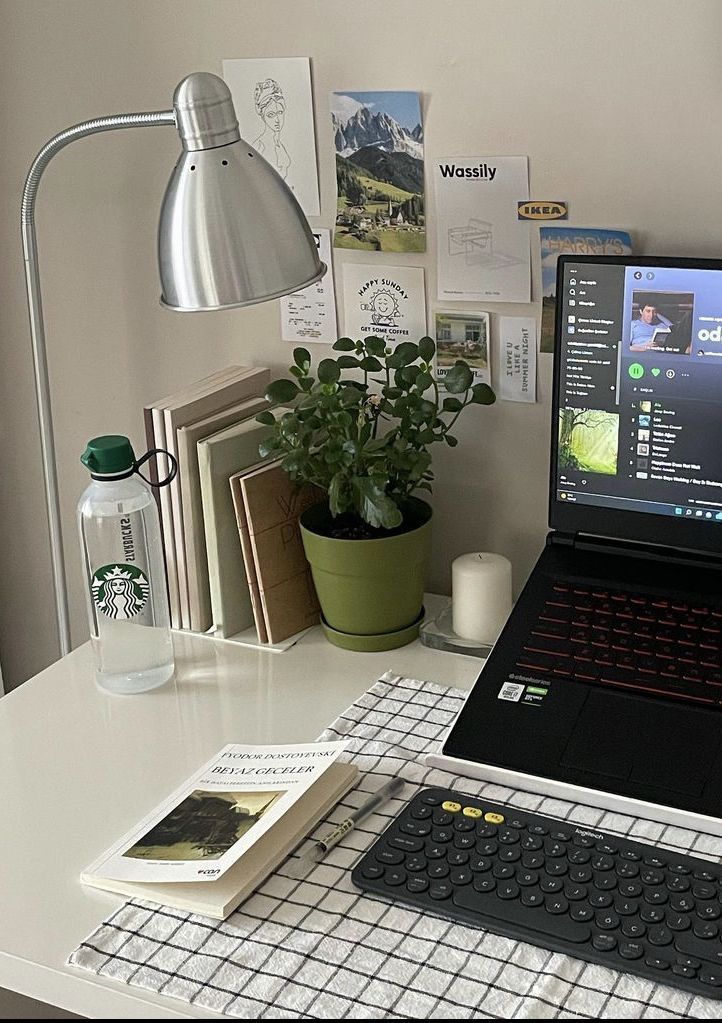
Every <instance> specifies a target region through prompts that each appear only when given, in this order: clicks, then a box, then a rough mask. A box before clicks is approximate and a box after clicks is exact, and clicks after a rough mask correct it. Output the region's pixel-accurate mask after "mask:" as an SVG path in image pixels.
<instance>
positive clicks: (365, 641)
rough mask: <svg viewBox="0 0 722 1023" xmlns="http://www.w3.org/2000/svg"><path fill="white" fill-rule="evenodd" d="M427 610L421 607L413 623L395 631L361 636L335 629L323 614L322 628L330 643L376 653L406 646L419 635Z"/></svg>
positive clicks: (346, 648)
mask: <svg viewBox="0 0 722 1023" xmlns="http://www.w3.org/2000/svg"><path fill="white" fill-rule="evenodd" d="M425 614H426V611H425V610H424V608H423V607H422V608H421V613H420V614H419V616H418V618H417V619H416V620H415V621H414V622H412V623H411V625H406V626H404V628H403V629H396V631H395V632H378V633H376V634H375V635H370V636H359V635H357V634H356V633H353V632H340V631H339V630H338V629H333V628H331V626H330V625H329V624H328V622H327V621H326V620H325V618H324V617H323V615H321V628H322V629H323V631H324V635H325V636H326V639H327V640H328V641H329V643H333V645H334V646H340V647H342V648H343V649H344V650H357V651H359V652H361V653H375V652H378V651H380V650H394V649H395V648H396V647H400V646H406V644H407V643H413V641H414V640H415V639H416V638H417V637H418V635H419V628H420V627H421V623H422V622H423V620H424V616H425Z"/></svg>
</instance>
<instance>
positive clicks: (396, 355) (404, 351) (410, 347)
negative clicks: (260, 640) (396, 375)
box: [386, 341, 419, 369]
mask: <svg viewBox="0 0 722 1023" xmlns="http://www.w3.org/2000/svg"><path fill="white" fill-rule="evenodd" d="M418 357H419V346H418V345H415V344H414V343H413V341H402V342H401V344H400V345H397V346H396V348H394V350H393V352H392V353H391V355H389V356H388V358H387V359H386V362H387V363H388V365H389V366H390V367H391V369H400V368H401V367H402V366H409V365H411V363H412V362H416V360H417V359H418Z"/></svg>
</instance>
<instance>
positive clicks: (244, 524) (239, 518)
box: [230, 462, 269, 643]
mask: <svg viewBox="0 0 722 1023" xmlns="http://www.w3.org/2000/svg"><path fill="white" fill-rule="evenodd" d="M265 464H266V463H264V462H261V463H259V465H254V466H251V468H250V469H248V470H244V471H247V472H252V471H253V470H254V469H258V468H260V466H261V465H265ZM241 475H242V474H241V473H236V474H235V475H234V476H231V478H230V484H231V496H232V498H233V507H234V509H235V512H236V523H237V525H238V536H239V539H240V541H241V553H242V554H243V564H244V565H245V567H246V581H247V582H248V592H249V594H250V597H251V610H252V611H253V619H254V621H255V623H256V632H257V633H258V641H259V642H260V643H268V642H269V638H268V629H267V628H266V619H265V616H264V614H263V606H262V605H261V591H260V590H259V588H258V575H257V574H256V563H255V561H254V560H253V548H252V547H251V539H250V536H249V533H248V519H247V518H246V509H245V506H244V504H243V497H242V495H241V493H240V486H239V483H238V481H239V479H240V477H241Z"/></svg>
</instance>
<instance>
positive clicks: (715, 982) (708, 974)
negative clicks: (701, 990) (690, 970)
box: [699, 966, 722, 987]
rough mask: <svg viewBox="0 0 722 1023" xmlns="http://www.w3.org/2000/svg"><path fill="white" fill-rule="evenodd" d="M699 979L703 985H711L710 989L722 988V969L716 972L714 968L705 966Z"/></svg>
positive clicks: (700, 972)
mask: <svg viewBox="0 0 722 1023" xmlns="http://www.w3.org/2000/svg"><path fill="white" fill-rule="evenodd" d="M699 979H700V980H701V982H702V983H703V984H709V986H710V987H722V969H719V970H716V969H715V968H714V967H710V966H703V967H702V969H701V970H700V971H699Z"/></svg>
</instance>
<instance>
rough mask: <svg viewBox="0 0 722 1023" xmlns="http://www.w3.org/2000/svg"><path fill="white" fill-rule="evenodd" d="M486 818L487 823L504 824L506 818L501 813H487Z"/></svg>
mask: <svg viewBox="0 0 722 1023" xmlns="http://www.w3.org/2000/svg"><path fill="white" fill-rule="evenodd" d="M484 820H485V821H486V822H487V824H503V823H504V818H503V816H502V815H501V814H500V813H485V814H484Z"/></svg>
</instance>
